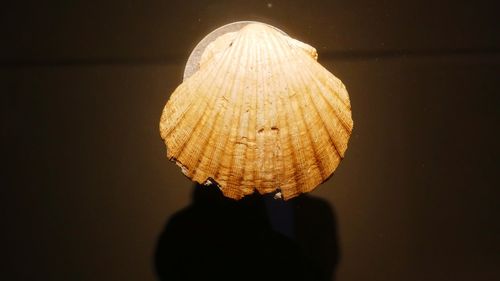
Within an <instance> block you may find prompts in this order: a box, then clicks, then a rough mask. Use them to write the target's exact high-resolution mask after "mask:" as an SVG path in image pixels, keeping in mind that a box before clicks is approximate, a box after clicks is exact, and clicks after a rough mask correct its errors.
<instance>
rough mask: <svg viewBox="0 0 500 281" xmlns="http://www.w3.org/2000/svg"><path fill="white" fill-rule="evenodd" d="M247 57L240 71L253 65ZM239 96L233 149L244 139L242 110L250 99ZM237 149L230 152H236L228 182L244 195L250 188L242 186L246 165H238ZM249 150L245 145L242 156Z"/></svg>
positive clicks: (232, 156)
mask: <svg viewBox="0 0 500 281" xmlns="http://www.w3.org/2000/svg"><path fill="white" fill-rule="evenodd" d="M254 51H255V50H253V49H249V51H248V54H253V52H254ZM245 57H246V58H247V59H246V61H245V63H244V64H243V65H241V66H240V70H241V69H246V68H248V67H249V65H251V63H250V59H251V58H252V56H251V55H248V56H245ZM239 84H241V83H239ZM237 94H239V95H241V98H238V99H237V101H238V111H237V112H236V113H238V114H236V115H238V122H236V124H237V127H236V128H235V129H234V135H231V136H232V137H234V142H233V143H232V144H231V145H232V147H237V146H238V141H239V140H238V138H241V137H242V134H241V133H242V128H243V127H242V125H243V124H242V115H243V114H242V109H243V105H244V104H245V102H246V100H247V99H248V95H247V94H246V92H240V91H238V93H237ZM244 101H245V102H244ZM240 146H241V145H240ZM236 149H237V148H235V149H230V151H234V152H233V153H232V154H231V161H230V162H231V166H230V167H231V169H230V170H229V175H230V176H229V180H228V182H231V183H233V181H234V186H235V187H238V186H240V187H242V190H243V193H244V194H245V193H246V191H248V188H247V187H246V186H242V185H241V184H242V180H243V173H242V172H241V170H242V169H241V168H242V167H241V166H243V169H244V165H245V164H244V163H239V165H238V163H237V161H238V160H239V159H237V157H236V154H237V153H236ZM247 150H248V144H246V145H245V144H244V145H243V153H241V154H246V151H247ZM240 157H241V156H240ZM240 162H244V161H240ZM235 168H238V171H235V170H234V169H235ZM251 191H252V192H253V190H251Z"/></svg>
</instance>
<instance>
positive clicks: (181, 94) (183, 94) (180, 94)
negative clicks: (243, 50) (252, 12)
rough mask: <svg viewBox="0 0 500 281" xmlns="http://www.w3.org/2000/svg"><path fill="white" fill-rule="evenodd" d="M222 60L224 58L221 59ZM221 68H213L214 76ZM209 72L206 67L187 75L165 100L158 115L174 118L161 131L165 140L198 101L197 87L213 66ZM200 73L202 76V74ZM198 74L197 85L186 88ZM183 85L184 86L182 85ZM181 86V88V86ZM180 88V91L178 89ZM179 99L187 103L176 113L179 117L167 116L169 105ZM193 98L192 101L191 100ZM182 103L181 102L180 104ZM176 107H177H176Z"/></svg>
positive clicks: (163, 118)
mask: <svg viewBox="0 0 500 281" xmlns="http://www.w3.org/2000/svg"><path fill="white" fill-rule="evenodd" d="M225 55H227V54H226V53H225V54H223V56H225ZM222 61H224V60H222ZM220 69H221V68H215V71H216V72H215V75H214V76H215V77H216V76H217V75H218V73H219V71H220ZM209 70H210V72H209V71H208V69H204V70H203V72H200V71H197V72H196V73H194V74H193V76H191V77H189V78H188V79H187V80H186V82H185V83H182V84H181V85H179V87H177V89H176V90H175V91H174V92H173V94H172V95H171V96H170V99H169V100H168V101H167V104H166V105H165V107H164V109H163V113H162V117H160V119H161V120H167V119H169V120H172V119H173V120H174V121H170V122H168V124H171V125H170V126H166V127H168V128H170V129H167V132H165V133H162V135H163V136H162V138H163V139H164V140H165V139H166V138H167V137H168V136H169V135H170V134H171V133H172V132H173V131H175V129H176V128H177V127H178V124H179V123H181V122H183V120H184V118H185V116H186V113H187V112H188V111H189V110H190V109H191V107H192V106H193V105H194V104H195V103H196V101H198V100H199V99H198V98H197V97H198V96H200V94H199V93H200V91H199V89H200V88H201V87H202V86H203V85H204V83H205V82H206V81H207V80H208V78H209V77H211V75H209V74H211V71H214V68H212V69H209ZM202 74H203V75H204V76H202ZM198 76H202V78H201V81H200V83H198V85H197V87H195V88H194V89H193V90H189V91H188V89H189V88H190V87H191V85H192V81H195V80H194V79H196V78H197V77H198ZM214 81H215V79H213V80H210V82H212V83H213V82H214ZM183 85H184V86H183ZM181 87H182V88H181ZM178 90H180V91H178ZM190 96H193V97H194V98H188V97H190ZM179 99H180V100H181V101H183V100H184V101H185V103H186V104H187V105H184V106H183V107H184V110H183V111H182V112H179V113H178V114H179V115H180V116H179V117H177V118H167V116H168V110H169V109H170V108H171V107H174V104H176V103H178V102H179ZM193 100H194V102H193ZM181 105H182V104H181ZM176 108H177V107H176ZM161 124H162V123H160V127H161V126H162V125H161Z"/></svg>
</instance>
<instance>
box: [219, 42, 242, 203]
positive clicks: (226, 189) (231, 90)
mask: <svg viewBox="0 0 500 281" xmlns="http://www.w3.org/2000/svg"><path fill="white" fill-rule="evenodd" d="M245 40H246V37H242V36H241V35H240V36H239V37H238V38H237V39H235V42H234V44H233V46H234V47H235V51H234V52H235V55H236V54H238V56H237V58H236V59H237V63H234V62H233V64H234V66H235V68H236V71H233V72H229V73H234V74H233V75H234V77H239V74H240V72H241V71H242V70H243V68H242V67H241V58H242V56H241V55H239V54H240V53H242V52H243V50H246V48H247V46H246V44H243V43H244V42H245ZM240 41H243V42H240ZM236 47H238V48H237V49H236ZM235 84H236V79H233V81H232V82H231V86H230V87H229V93H230V94H231V99H230V102H232V101H234V100H235V96H237V94H238V91H235ZM229 112H231V110H226V111H225V112H224V117H223V118H222V122H223V124H221V125H222V126H221V128H225V127H226V123H227V122H228V119H229V118H228V117H230V116H228V114H229ZM224 134H228V133H227V132H225V131H224V130H221V131H220V132H219V136H218V137H217V141H216V144H218V143H221V137H222V136H224ZM227 140H228V138H227V137H226V139H225V140H224V143H223V144H222V146H221V148H222V149H220V150H221V152H219V153H218V155H219V156H221V157H222V159H224V148H225V147H226V145H227ZM220 154H222V155H220ZM216 158H218V157H216ZM222 159H221V160H222ZM221 164H222V161H218V162H217V163H216V166H215V175H214V179H215V181H217V182H219V183H221V182H224V183H227V179H225V180H222V179H221V177H219V175H221V174H222V177H226V176H227V175H226V174H224V173H222V169H221ZM221 186H222V184H221ZM221 190H222V192H223V193H224V194H226V193H227V192H233V193H235V194H233V195H237V196H238V197H241V191H240V190H237V189H235V188H234V187H232V186H225V187H223V188H222V189H221Z"/></svg>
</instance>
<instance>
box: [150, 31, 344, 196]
mask: <svg viewBox="0 0 500 281" xmlns="http://www.w3.org/2000/svg"><path fill="white" fill-rule="evenodd" d="M316 59H317V53H316V50H315V49H314V48H313V47H311V46H309V45H307V44H305V43H302V42H300V41H297V40H295V39H292V38H290V37H288V36H286V35H284V34H281V33H280V32H278V31H276V30H275V29H274V28H272V27H269V26H268V25H265V24H258V23H254V24H249V25H247V26H245V27H243V28H242V29H241V30H240V31H238V32H231V33H227V34H224V35H222V36H220V37H218V38H217V39H216V40H215V41H213V42H212V43H211V44H210V45H209V46H208V47H207V48H206V50H205V51H204V53H203V55H202V58H201V61H200V69H199V70H198V71H197V72H195V73H194V74H193V75H192V76H191V77H189V78H187V79H186V80H185V81H184V82H183V83H182V84H181V85H179V86H178V87H177V89H176V90H175V91H174V93H173V94H172V95H171V97H170V99H169V100H168V102H167V104H166V105H165V108H164V110H163V114H162V116H161V120H160V133H161V137H162V139H163V140H164V141H165V144H166V146H167V157H168V158H169V159H170V160H172V161H175V162H176V163H177V165H179V166H180V167H181V168H182V172H183V173H184V174H185V175H186V176H187V177H189V178H191V179H192V180H193V181H196V182H198V183H206V182H207V181H210V182H215V183H217V184H218V186H219V188H220V189H221V190H222V192H223V194H224V195H225V196H227V197H230V198H234V199H240V198H242V197H243V196H245V195H247V194H251V193H253V192H254V191H255V190H257V191H258V192H259V193H261V194H264V193H271V192H275V191H277V190H279V191H281V193H282V196H283V198H284V199H289V198H292V197H295V196H297V195H299V194H300V193H303V192H309V191H311V190H313V189H314V188H315V187H316V186H318V185H319V184H321V183H322V182H324V181H325V180H327V179H328V178H329V177H330V176H331V175H332V173H333V171H334V170H335V169H336V168H337V166H338V165H339V163H340V161H341V160H342V158H343V157H344V154H345V151H346V149H347V143H348V140H349V136H350V135H351V132H352V128H353V121H352V118H351V106H350V101H349V96H348V94H347V90H346V88H345V86H344V84H342V82H341V81H340V80H339V79H338V78H336V77H335V76H333V74H331V73H330V72H328V70H326V69H325V68H323V67H322V66H321V65H320V64H319V63H318V62H317V61H316Z"/></svg>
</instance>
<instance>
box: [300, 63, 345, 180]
mask: <svg viewBox="0 0 500 281" xmlns="http://www.w3.org/2000/svg"><path fill="white" fill-rule="evenodd" d="M307 74H308V76H309V78H310V79H314V78H315V76H314V75H313V73H312V72H311V71H307ZM310 85H312V86H313V87H315V88H316V91H313V89H311V90H310V91H308V92H307V97H308V99H309V103H310V104H311V105H312V106H313V107H314V112H315V113H316V116H317V117H318V118H317V119H319V120H320V121H321V124H322V127H323V129H324V130H325V133H326V135H327V136H328V144H330V145H332V146H333V150H335V154H336V155H337V156H338V157H339V158H338V160H336V161H335V162H336V163H339V162H340V160H342V158H343V154H342V151H341V150H339V148H338V147H337V144H336V141H335V139H334V138H333V136H332V134H330V131H329V129H328V125H327V124H326V121H325V116H324V114H325V112H324V111H323V110H320V109H319V108H318V102H319V101H318V100H316V99H315V98H314V97H313V96H312V95H313V93H315V92H317V91H320V88H319V87H318V85H317V84H316V83H310ZM320 155H321V154H320ZM323 161H328V162H327V163H326V164H328V163H329V162H330V161H329V159H326V160H324V159H321V163H322V165H324V164H325V163H323ZM326 168H327V167H324V166H323V169H325V171H324V173H323V174H322V177H323V178H328V177H329V175H330V174H331V173H333V172H334V171H335V169H336V166H335V167H334V168H333V170H332V171H328V170H329V168H328V170H327V169H326Z"/></svg>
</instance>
